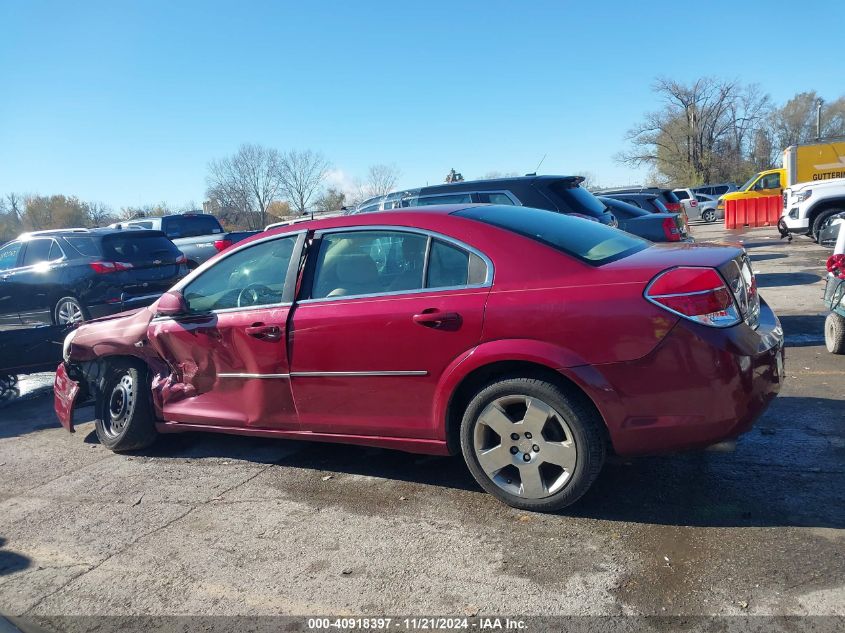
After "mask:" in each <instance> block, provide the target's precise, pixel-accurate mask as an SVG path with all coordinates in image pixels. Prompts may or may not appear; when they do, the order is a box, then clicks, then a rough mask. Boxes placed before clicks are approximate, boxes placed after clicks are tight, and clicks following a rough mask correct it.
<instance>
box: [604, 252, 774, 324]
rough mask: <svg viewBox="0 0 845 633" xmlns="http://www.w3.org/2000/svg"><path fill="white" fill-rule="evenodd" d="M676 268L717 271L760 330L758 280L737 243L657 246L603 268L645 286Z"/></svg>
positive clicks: (745, 312)
mask: <svg viewBox="0 0 845 633" xmlns="http://www.w3.org/2000/svg"><path fill="white" fill-rule="evenodd" d="M677 266H706V267H708V268H715V269H716V270H718V271H719V274H720V275H721V276H722V277H723V278H724V280H725V282H726V283H727V286H728V288H729V289H730V290H731V293H732V294H733V296H734V300H735V301H736V304H737V306H738V308H739V311H740V314H741V315H742V318H743V319H744V320H745V322H746V323H747V324H748V325H750V326H751V327H753V328H756V327H757V323H758V320H759V316H760V296H759V294H758V292H757V280H756V278H755V277H754V272H753V270H752V268H751V262H750V261H749V259H748V255H747V253H746V252H745V249H744V248H743V247H742V246H740V245H738V244H737V245H734V244H703V243H695V244H691V243H681V244H676V243H672V244H655V245H653V246H651V247H650V248H647V249H645V250H642V251H640V252H638V253H634V254H633V255H630V256H628V257H626V258H624V259H620V260H618V261H615V262H613V263H610V264H606V265H605V266H604V268H605V269H607V270H613V271H617V272H618V273H619V274H620V275H621V276H624V277H627V278H628V279H638V280H639V281H641V282H642V283H643V285H644V286H645V285H646V284H648V283H649V282H650V281H651V280H652V279H654V277H655V276H657V275H658V274H660V273H661V272H663V271H665V270H668V269H670V268H675V267H677Z"/></svg>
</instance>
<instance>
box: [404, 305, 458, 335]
mask: <svg viewBox="0 0 845 633" xmlns="http://www.w3.org/2000/svg"><path fill="white" fill-rule="evenodd" d="M413 319H414V323H416V324H417V325H422V326H423V327H428V328H433V329H436V330H457V329H458V328H459V327H460V326H461V315H460V314H458V313H457V312H441V311H440V310H438V309H437V308H428V309H426V310H423V311H422V312H420V313H419V314H415V315H414V317H413Z"/></svg>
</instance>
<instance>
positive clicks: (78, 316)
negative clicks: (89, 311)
mask: <svg viewBox="0 0 845 633" xmlns="http://www.w3.org/2000/svg"><path fill="white" fill-rule="evenodd" d="M56 315H57V318H56V320H57V321H58V322H59V323H60V324H61V325H66V324H68V323H82V321H83V320H84V317H83V316H82V307H81V306H80V305H79V304H78V303H77V302H76V301H71V300H66V301H62V302H61V303H60V304H59V308H58V310H56Z"/></svg>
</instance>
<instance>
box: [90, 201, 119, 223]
mask: <svg viewBox="0 0 845 633" xmlns="http://www.w3.org/2000/svg"><path fill="white" fill-rule="evenodd" d="M88 218H89V220H90V221H91V225H92V226H105V225H106V224H109V223H111V222H113V221H114V219H115V218H114V214H113V213H112V210H111V208H110V207H108V206H106V205H105V204H103V203H102V202H89V203H88Z"/></svg>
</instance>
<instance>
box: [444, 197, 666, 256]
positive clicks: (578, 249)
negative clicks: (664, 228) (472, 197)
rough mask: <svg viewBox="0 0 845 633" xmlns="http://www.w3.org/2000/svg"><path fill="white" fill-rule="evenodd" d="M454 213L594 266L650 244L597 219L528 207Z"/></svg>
mask: <svg viewBox="0 0 845 633" xmlns="http://www.w3.org/2000/svg"><path fill="white" fill-rule="evenodd" d="M455 215H457V216H461V217H464V218H470V219H472V220H478V221H479V222H484V223H485V224H490V225H492V226H497V227H499V228H502V229H505V230H508V231H511V232H512V233H516V234H517V235H522V236H523V237H527V238H530V239H532V240H535V241H537V242H540V243H541V244H545V245H546V246H551V247H552V248H554V249H556V250H559V251H562V252H564V253H566V254H568V255H573V256H575V257H577V258H578V259H580V260H582V261H584V262H587V263H588V264H591V265H593V266H601V265H602V264H607V263H610V262H613V261H616V260H618V259H622V258H623V257H627V256H628V255H632V254H634V253H636V252H638V251H641V250H643V249H645V248H648V247H649V246H650V244H651V242H648V241H646V240H644V239H641V238H639V237H636V236H634V235H631V234H630V233H625V232H624V231H619V230H617V229H612V228H610V227H609V226H605V225H604V224H601V223H599V222H593V221H591V220H584V219H582V218H573V217H571V216H567V215H564V214H562V213H555V212H554V211H543V210H542V209H532V208H530V207H510V206H509V207H505V206H495V205H491V206H481V207H470V208H468V209H462V210H461V211H456V212H455Z"/></svg>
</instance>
